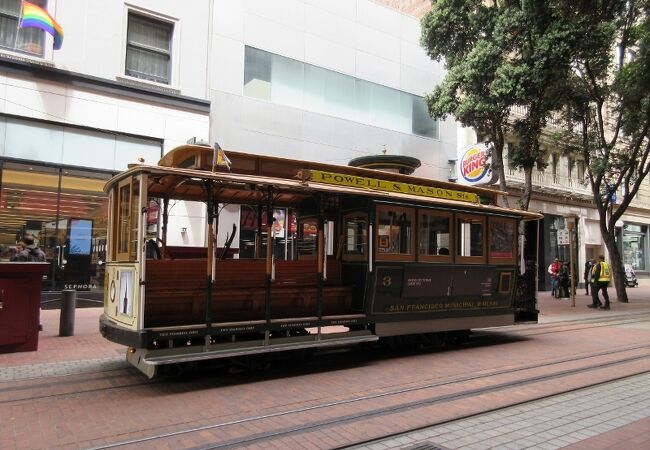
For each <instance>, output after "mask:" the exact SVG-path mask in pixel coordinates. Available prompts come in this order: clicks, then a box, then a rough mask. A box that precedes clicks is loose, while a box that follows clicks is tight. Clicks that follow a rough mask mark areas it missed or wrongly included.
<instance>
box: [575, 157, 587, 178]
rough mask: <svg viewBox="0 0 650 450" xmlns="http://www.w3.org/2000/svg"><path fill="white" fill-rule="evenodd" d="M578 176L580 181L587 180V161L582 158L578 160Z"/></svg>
mask: <svg viewBox="0 0 650 450" xmlns="http://www.w3.org/2000/svg"><path fill="white" fill-rule="evenodd" d="M576 177H577V179H578V182H579V183H584V181H585V162H584V161H582V160H577V161H576Z"/></svg>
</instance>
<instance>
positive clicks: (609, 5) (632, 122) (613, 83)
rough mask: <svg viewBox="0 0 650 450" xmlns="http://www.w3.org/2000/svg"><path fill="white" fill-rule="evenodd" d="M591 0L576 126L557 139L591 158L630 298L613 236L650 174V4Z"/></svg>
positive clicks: (575, 95)
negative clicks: (615, 55)
mask: <svg viewBox="0 0 650 450" xmlns="http://www.w3.org/2000/svg"><path fill="white" fill-rule="evenodd" d="M588 3H589V5H585V7H584V8H582V9H581V10H580V11H578V13H579V14H580V15H581V22H582V26H583V27H584V29H585V34H584V36H585V39H584V40H583V42H581V43H580V44H579V45H578V46H577V47H576V48H575V55H574V58H573V68H574V70H573V71H572V72H571V75H572V78H571V80H570V83H569V86H570V89H569V91H568V95H567V97H566V110H565V111H566V112H567V117H568V119H569V120H570V123H575V124H576V126H575V127H569V129H568V130H567V132H565V133H562V134H561V135H559V139H558V143H560V144H561V145H563V146H564V147H565V148H573V149H576V150H577V151H579V152H581V153H582V155H583V157H584V159H585V162H586V163H587V164H586V166H587V178H588V180H589V184H590V185H591V190H592V194H593V200H594V204H595V206H596V209H597V210H598V215H599V219H600V230H601V234H602V237H603V240H604V242H605V245H606V247H607V251H608V253H609V257H610V265H611V267H612V272H613V275H614V284H615V287H616V294H617V297H618V300H619V301H621V302H627V301H628V300H627V292H626V289H625V272H624V270H623V264H622V258H621V254H620V251H619V248H618V246H617V245H616V239H615V233H616V222H617V221H618V220H620V219H621V217H622V215H623V213H624V212H625V210H626V209H627V208H628V206H629V205H630V203H631V202H632V200H633V199H634V197H635V196H636V195H637V193H638V191H639V188H640V187H641V185H642V183H643V181H644V180H645V179H646V177H647V176H648V173H649V172H650V70H649V69H650V55H649V54H648V51H649V44H650V18H649V16H648V13H649V12H650V11H649V8H650V2H648V1H647V0H646V1H638V0H636V1H635V0H625V1H618V0H610V1H602V2H588ZM615 50H617V51H616V53H618V56H617V57H614V56H613V55H614V53H615ZM630 56H633V58H631V57H630ZM615 194H616V197H617V199H616V201H614V195H615Z"/></svg>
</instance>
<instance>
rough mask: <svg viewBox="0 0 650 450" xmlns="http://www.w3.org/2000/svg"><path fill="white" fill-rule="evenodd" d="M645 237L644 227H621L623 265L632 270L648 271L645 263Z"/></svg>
mask: <svg viewBox="0 0 650 450" xmlns="http://www.w3.org/2000/svg"><path fill="white" fill-rule="evenodd" d="M647 236H648V227H647V226H646V225H633V224H626V225H625V226H624V227H623V265H624V266H629V267H632V269H634V270H639V271H645V270H648V268H647V265H646V261H647V251H648V248H647V245H648V244H647V240H646V239H647Z"/></svg>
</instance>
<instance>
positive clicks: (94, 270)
mask: <svg viewBox="0 0 650 450" xmlns="http://www.w3.org/2000/svg"><path fill="white" fill-rule="evenodd" d="M0 164H1V177H2V178H0V180H1V188H0V260H2V261H8V260H10V258H11V256H12V255H13V254H14V252H15V246H16V243H17V242H19V241H20V240H21V239H22V238H23V237H24V236H25V235H27V234H31V235H33V236H34V238H35V240H36V242H37V245H38V246H39V247H40V248H41V249H42V250H43V251H44V252H45V255H46V258H47V262H49V263H50V270H49V271H48V272H47V274H46V275H45V276H44V277H43V285H42V289H43V291H44V292H46V291H60V290H62V289H66V288H67V289H76V290H77V291H82V292H84V294H83V295H84V296H85V297H89V298H92V297H94V296H97V297H98V298H101V295H102V292H103V280H104V276H103V274H104V261H105V254H106V253H105V248H106V221H107V212H108V197H107V196H106V194H105V193H104V191H103V189H104V184H105V183H106V181H107V180H108V179H109V178H110V177H111V176H112V175H113V173H112V172H107V171H95V170H77V169H69V168H64V167H51V166H46V165H39V164H31V163H23V162H10V161H3V162H1V163H0ZM93 294H94V295H93Z"/></svg>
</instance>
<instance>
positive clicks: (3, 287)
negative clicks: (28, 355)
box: [0, 262, 50, 353]
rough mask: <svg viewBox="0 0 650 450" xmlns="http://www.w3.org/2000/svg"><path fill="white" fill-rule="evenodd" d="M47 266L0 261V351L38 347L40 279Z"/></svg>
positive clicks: (29, 349) (43, 264)
mask: <svg viewBox="0 0 650 450" xmlns="http://www.w3.org/2000/svg"><path fill="white" fill-rule="evenodd" d="M49 267H50V264H49V263H40V262H0V353H11V352H30V351H36V350H38V326H39V319H40V312H41V282H42V280H43V274H44V273H45V272H46V271H47V270H48V268H49Z"/></svg>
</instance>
